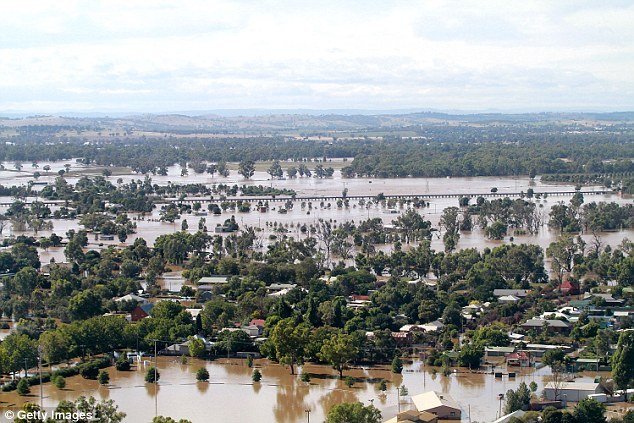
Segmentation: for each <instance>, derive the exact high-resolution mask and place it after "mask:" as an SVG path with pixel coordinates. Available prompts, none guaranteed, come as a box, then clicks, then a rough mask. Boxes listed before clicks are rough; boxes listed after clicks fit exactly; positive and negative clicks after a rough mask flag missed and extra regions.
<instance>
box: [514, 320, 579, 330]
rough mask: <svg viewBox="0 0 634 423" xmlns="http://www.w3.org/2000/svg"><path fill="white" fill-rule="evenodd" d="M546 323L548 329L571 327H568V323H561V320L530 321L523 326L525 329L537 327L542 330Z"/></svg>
mask: <svg viewBox="0 0 634 423" xmlns="http://www.w3.org/2000/svg"><path fill="white" fill-rule="evenodd" d="M544 323H546V324H547V325H548V327H551V328H568V327H570V326H569V325H568V323H566V322H564V321H561V320H556V319H555V320H551V319H549V320H542V319H528V320H527V321H526V323H523V324H522V326H523V327H536V328H541V327H543V326H544Z"/></svg>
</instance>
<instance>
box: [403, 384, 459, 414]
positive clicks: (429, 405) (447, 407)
mask: <svg viewBox="0 0 634 423" xmlns="http://www.w3.org/2000/svg"><path fill="white" fill-rule="evenodd" d="M412 401H413V402H414V405H415V406H416V409H417V410H418V411H419V412H421V411H427V412H428V413H432V414H434V415H436V416H438V418H439V419H450V420H460V417H461V415H462V411H461V410H460V405H458V403H457V402H456V401H455V400H454V399H453V398H451V397H450V396H449V395H447V394H441V393H438V392H436V391H429V392H425V393H422V394H419V395H415V396H413V397H412Z"/></svg>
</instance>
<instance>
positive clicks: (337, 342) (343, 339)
mask: <svg viewBox="0 0 634 423" xmlns="http://www.w3.org/2000/svg"><path fill="white" fill-rule="evenodd" d="M358 352H359V348H358V345H357V343H356V342H355V339H354V338H353V337H352V336H351V335H348V334H347V333H343V332H335V333H334V334H332V335H331V336H330V337H329V338H327V339H326V340H324V344H323V345H322V347H321V349H320V350H319V354H318V356H319V358H320V359H321V360H323V361H325V362H327V363H330V364H331V365H332V368H333V369H335V370H337V371H338V372H339V378H340V379H342V378H343V371H344V370H345V369H346V368H347V366H348V363H350V361H352V359H353V358H355V357H356V356H357V354H358Z"/></svg>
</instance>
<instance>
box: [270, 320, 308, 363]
mask: <svg viewBox="0 0 634 423" xmlns="http://www.w3.org/2000/svg"><path fill="white" fill-rule="evenodd" d="M309 337H310V328H309V327H308V325H306V324H305V323H301V324H299V325H296V324H295V320H294V319H293V318H292V317H289V318H286V319H283V320H280V321H279V322H278V324H277V325H275V328H274V329H273V332H272V333H271V342H272V344H273V346H274V348H275V356H276V357H277V360H278V361H279V362H280V363H283V364H288V366H289V367H290V369H291V374H292V375H294V374H295V365H302V364H303V363H304V358H305V356H306V350H305V347H306V344H307V343H308V341H309Z"/></svg>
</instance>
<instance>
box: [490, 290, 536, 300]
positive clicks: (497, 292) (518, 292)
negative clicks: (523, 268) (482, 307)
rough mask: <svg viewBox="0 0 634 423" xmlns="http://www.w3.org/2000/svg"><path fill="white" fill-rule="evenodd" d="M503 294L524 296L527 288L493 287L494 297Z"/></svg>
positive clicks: (526, 293)
mask: <svg viewBox="0 0 634 423" xmlns="http://www.w3.org/2000/svg"><path fill="white" fill-rule="evenodd" d="M505 295H513V296H515V297H520V298H521V297H525V296H527V295H528V289H494V290H493V296H494V297H503V296H505Z"/></svg>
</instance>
